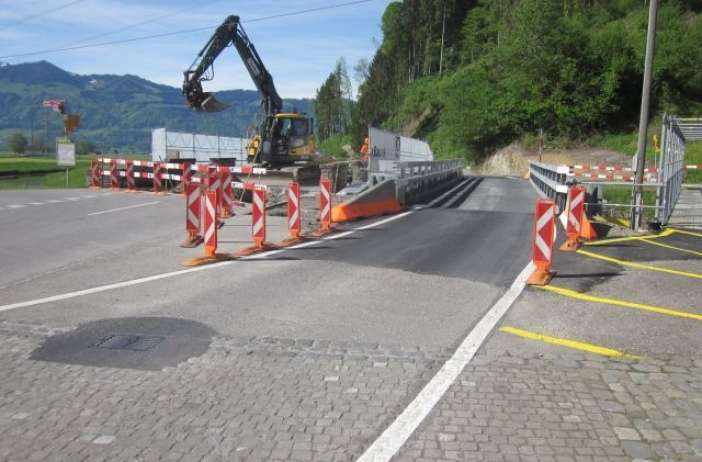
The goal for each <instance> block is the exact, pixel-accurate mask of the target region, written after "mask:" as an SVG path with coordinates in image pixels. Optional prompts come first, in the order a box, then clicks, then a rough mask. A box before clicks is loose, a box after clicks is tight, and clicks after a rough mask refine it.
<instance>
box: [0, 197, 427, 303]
mask: <svg viewBox="0 0 702 462" xmlns="http://www.w3.org/2000/svg"><path fill="white" fill-rule="evenodd" d="M140 205H141V204H140ZM411 213H413V212H412V211H409V212H405V213H401V214H399V215H394V216H392V217H390V218H386V219H384V220H380V221H376V222H374V223H371V224H369V225H366V226H362V227H360V228H354V229H352V230H350V231H349V232H350V233H353V232H355V231H358V230H363V229H370V228H373V227H376V226H380V225H383V224H385V223H389V222H391V221H394V220H399V219H400V218H402V217H404V216H407V215H409V214H411ZM342 234H344V233H342ZM330 237H331V236H330ZM319 242H321V240H316V241H309V242H303V243H302V244H298V245H294V246H291V247H288V248H287V249H279V250H271V251H268V252H263V253H260V254H256V255H251V256H249V257H244V258H241V259H240V260H256V259H261V258H267V257H270V256H273V255H277V254H279V253H283V252H285V251H286V250H289V249H301V248H304V247H309V246H311V245H314V244H317V243H319ZM237 261H238V260H230V261H224V262H220V263H213V264H211V265H206V266H198V267H195V268H188V269H184V270H179V271H171V272H169V273H162V274H155V275H152V276H146V277H143V278H139V279H132V280H130V281H123V282H116V283H114V284H107V285H103V286H97V287H93V288H90V289H83V290H76V291H74V292H67V293H65V294H59V295H52V296H50V297H44V298H37V299H35V300H27V301H25V302H18V303H11V304H9V305H0V312H2V311H9V310H14V309H16V308H27V307H29V306H36V305H43V304H46V303H52V302H58V301H61V300H67V299H69V298H76V297H82V296H83V295H91V294H97V293H100V292H107V291H108V290H114V289H122V288H124V287H130V286H135V285H139V284H144V283H147V282H152V281H158V280H160V279H167V278H171V277H174V276H180V275H182V274H189V273H195V272H198V271H205V270H209V269H215V268H221V267H223V266H229V265H231V264H234V263H236V262H237Z"/></svg>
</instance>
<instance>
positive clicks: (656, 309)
mask: <svg viewBox="0 0 702 462" xmlns="http://www.w3.org/2000/svg"><path fill="white" fill-rule="evenodd" d="M533 287H538V288H539V289H543V290H546V291H549V292H554V293H557V294H559V295H563V296H565V297H570V298H574V299H576V300H582V301H585V302H593V303H602V304H604V305H614V306H621V307H624V308H633V309H635V310H642V311H650V312H651V313H658V314H665V315H667V316H675V317H678V318H687V319H695V320H697V321H702V315H700V314H695V313H689V312H687V311H680V310H673V309H671V308H663V307H661V306H653V305H645V304H643V303H635V302H629V301H626V300H617V299H615V298H605V297H598V296H595V295H588V294H583V293H581V292H576V291H574V290H570V289H566V288H565V287H557V286H553V285H550V286H533Z"/></svg>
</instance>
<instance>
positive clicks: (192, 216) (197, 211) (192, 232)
mask: <svg viewBox="0 0 702 462" xmlns="http://www.w3.org/2000/svg"><path fill="white" fill-rule="evenodd" d="M185 197H186V201H185V232H186V238H185V241H183V243H182V244H181V245H180V246H181V247H186V248H192V247H197V246H198V245H200V244H202V242H203V238H202V236H200V216H201V214H202V210H201V204H202V188H200V185H198V184H195V183H190V184H188V186H187V190H186V191H185Z"/></svg>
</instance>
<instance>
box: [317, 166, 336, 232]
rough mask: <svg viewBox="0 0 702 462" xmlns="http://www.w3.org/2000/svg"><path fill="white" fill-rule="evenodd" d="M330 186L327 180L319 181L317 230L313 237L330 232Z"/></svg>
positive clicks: (329, 181)
mask: <svg viewBox="0 0 702 462" xmlns="http://www.w3.org/2000/svg"><path fill="white" fill-rule="evenodd" d="M331 189H332V184H331V180H329V179H328V178H322V179H321V180H320V181H319V229H318V230H317V231H315V233H314V234H315V236H323V235H325V234H329V233H330V232H331V230H332V198H331Z"/></svg>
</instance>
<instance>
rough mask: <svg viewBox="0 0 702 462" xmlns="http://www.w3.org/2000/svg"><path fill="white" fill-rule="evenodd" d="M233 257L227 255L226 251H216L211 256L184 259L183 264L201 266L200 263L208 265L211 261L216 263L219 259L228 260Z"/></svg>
mask: <svg viewBox="0 0 702 462" xmlns="http://www.w3.org/2000/svg"><path fill="white" fill-rule="evenodd" d="M233 259H234V257H232V256H231V255H228V254H226V253H217V254H215V255H214V256H211V257H207V256H205V257H197V258H191V259H190V260H186V261H184V262H183V266H188V267H190V266H201V265H209V264H212V263H217V262H220V261H228V260H233Z"/></svg>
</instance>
